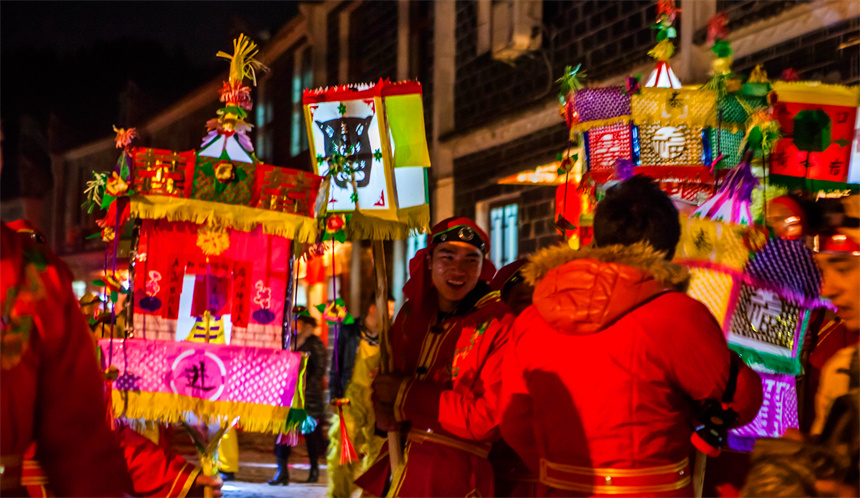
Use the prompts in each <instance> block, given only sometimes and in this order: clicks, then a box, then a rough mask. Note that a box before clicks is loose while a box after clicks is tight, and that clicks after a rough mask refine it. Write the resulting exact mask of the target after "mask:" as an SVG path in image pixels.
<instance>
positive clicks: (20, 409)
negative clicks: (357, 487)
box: [0, 220, 222, 498]
mask: <svg viewBox="0 0 860 498" xmlns="http://www.w3.org/2000/svg"><path fill="white" fill-rule="evenodd" d="M44 242H45V238H44V236H43V235H42V234H41V233H40V232H39V231H38V230H37V229H36V228H35V227H34V226H33V225H32V224H31V223H29V222H28V221H26V220H18V221H16V222H13V223H10V224H8V225H7V224H3V225H2V253H0V254H2V278H0V284H2V298H3V301H2V310H3V328H2V338H3V341H2V347H0V351H2V358H3V372H2V401H3V405H2V408H3V411H2V419H0V420H3V426H2V435H3V448H2V449H3V453H2V455H3V456H2V458H3V463H2V465H3V466H4V469H3V470H4V472H0V478H2V494H4V495H9V496H19V495H20V496H26V495H27V494H29V495H30V496H52V495H54V494H56V495H59V496H120V495H122V494H128V495H131V496H165V497H177V498H181V497H184V496H186V495H190V496H203V488H204V486H207V485H208V486H212V487H213V488H214V489H213V496H214V497H219V496H222V492H221V482H220V480H218V479H216V478H212V477H209V476H204V475H202V474H200V469H199V467H196V466H194V465H192V464H191V463H189V462H187V461H186V460H185V459H184V458H182V457H181V456H180V455H178V454H177V453H175V452H172V451H168V450H165V449H163V448H161V447H159V446H158V445H156V444H154V443H152V442H151V441H149V440H148V439H146V438H145V437H143V436H141V435H140V434H138V433H136V432H134V431H133V430H131V429H130V428H128V427H127V426H125V425H123V424H119V426H118V427H116V428H115V429H113V430H112V431H111V432H108V433H107V434H108V436H109V437H108V439H107V440H105V439H102V434H103V432H102V429H103V428H104V427H108V428H109V427H110V424H112V423H113V422H112V419H113V415H112V410H111V409H110V406H109V405H108V400H107V399H106V397H105V395H104V393H105V390H104V383H103V382H102V380H103V377H102V376H101V374H100V373H99V372H98V369H97V362H96V358H95V354H94V350H95V344H94V338H93V337H92V336H91V335H90V333H89V332H90V331H89V327H87V324H86V321H85V320H84V318H83V317H82V316H81V313H80V309H79V308H78V306H77V303H75V302H74V296H73V295H72V292H71V272H70V271H69V269H68V267H67V266H66V265H65V264H64V263H63V262H62V261H60V260H59V259H58V258H57V257H56V256H54V254H53V253H51V251H50V250H49V249H48V248H47V246H45V245H44ZM69 302H72V304H69ZM67 308H70V310H71V311H72V312H73V313H71V314H68V315H66V314H64V312H66V311H68V310H67ZM82 331H84V332H85V333H83V334H82V333H81V332H82ZM26 336H29V340H30V341H31V342H29V343H27V342H25V340H26V339H27V337H26ZM58 347H60V351H61V359H52V356H51V355H52V351H54V350H55V349H56V348H58ZM81 348H82V349H81ZM57 368H59V370H57ZM33 376H37V377H38V378H39V379H40V380H42V382H43V383H44V385H43V386H42V387H39V388H38V389H37V390H35V391H34V392H28V393H27V396H25V397H20V396H19V394H20V393H19V392H18V390H19V388H21V389H29V388H30V387H32V386H31V383H32V380H33V379H32V378H31V377H33ZM93 378H95V379H97V380H99V382H98V384H97V386H98V389H96V390H95V392H96V393H97V394H98V396H97V397H96V396H94V393H93V391H92V390H91V389H92V386H91V384H92V379H93ZM40 393H41V397H39V398H37V399H38V402H37V403H36V408H37V409H36V411H35V412H33V413H32V414H31V415H30V417H29V418H30V419H34V420H29V421H28V417H27V416H26V415H25V413H26V412H27V411H28V410H30V409H31V408H32V407H30V406H29V405H28V403H27V402H26V400H27V399H29V396H30V395H40ZM8 398H11V400H12V402H9V403H7V401H9V399H8ZM22 400H23V401H22ZM41 407H46V408H48V409H50V410H51V413H50V414H49V415H45V414H42V413H41V412H40V411H39V408H41ZM57 416H59V417H60V419H56V418H54V417H57ZM64 417H66V418H64ZM84 417H91V420H84ZM39 420H50V421H52V422H53V423H54V424H55V425H56V427H52V428H51V429H50V430H49V431H44V432H36V433H35V434H34V437H33V441H32V443H31V444H29V446H28V447H27V449H26V450H25V451H24V452H23V455H16V454H14V453H11V454H10V453H9V452H8V450H7V448H6V443H7V442H13V441H14V442H15V443H16V445H21V444H24V443H26V441H27V440H26V438H25V437H24V435H25V433H26V429H27V423H31V424H32V423H34V422H35V423H36V426H35V427H34V428H36V429H40V427H41V426H40V425H39ZM57 422H59V423H57ZM54 429H59V430H61V433H62V438H60V437H58V436H59V434H58V433H55V432H54ZM12 434H14V436H13V435H12ZM80 437H83V438H84V439H79V438H80ZM117 444H118V446H119V448H118V450H119V451H115V447H116V445H117ZM15 447H16V448H18V447H20V446H15ZM109 452H110V453H109ZM57 458H62V461H61V462H60V463H61V468H63V469H72V470H75V469H77V471H78V472H77V473H75V474H71V475H68V474H64V473H57V471H56V470H55V468H54V467H56V465H57ZM118 469H121V471H120V470H118ZM7 470H8V472H6V471H7ZM19 486H20V487H19ZM25 489H26V492H25V491H24V490H25Z"/></svg>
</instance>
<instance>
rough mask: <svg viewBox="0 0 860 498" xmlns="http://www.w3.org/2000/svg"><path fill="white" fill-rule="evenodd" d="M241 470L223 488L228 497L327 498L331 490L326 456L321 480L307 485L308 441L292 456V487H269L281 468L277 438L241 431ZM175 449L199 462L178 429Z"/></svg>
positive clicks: (174, 432) (173, 444)
mask: <svg viewBox="0 0 860 498" xmlns="http://www.w3.org/2000/svg"><path fill="white" fill-rule="evenodd" d="M238 435H239V438H238V439H239V471H238V472H237V473H236V480H234V481H227V482H225V483H224V486H223V488H222V490H223V492H224V496H225V497H226V498H251V497H254V498H270V497H301V498H324V497H325V496H326V491H327V483H328V472H327V469H326V465H325V459H324V457H321V458H320V465H319V468H320V477H319V482H317V483H307V482H305V480H307V478H308V470H309V469H310V465H309V464H308V453H307V449H306V447H305V443H304V441H303V440H302V441H300V442H299V445H298V446H296V447H295V448H293V451H292V453H291V454H290V460H289V467H290V484H289V485H287V486H269V484H268V483H267V481H268V480H269V479H271V478H272V477H273V476H274V475H275V472H276V471H277V469H278V465H277V464H276V463H275V455H274V454H273V450H274V439H275V438H274V436H272V435H270V434H256V433H247V432H239V433H238ZM171 447H172V448H173V449H174V450H176V451H178V452H179V453H180V454H181V455H182V456H183V457H185V458H186V459H187V460H188V461H191V462H195V463H197V462H198V461H199V459H198V457H197V453H196V451H195V450H194V447H193V446H192V445H191V442H190V439H189V438H188V436H187V434H185V433H184V432H183V431H182V430H174V431H173V435H172V437H171Z"/></svg>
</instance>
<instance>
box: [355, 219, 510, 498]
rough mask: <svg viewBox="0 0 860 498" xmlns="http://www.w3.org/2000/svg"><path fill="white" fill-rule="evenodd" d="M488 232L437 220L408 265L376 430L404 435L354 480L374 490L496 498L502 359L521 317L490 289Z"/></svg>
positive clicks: (376, 389) (377, 384)
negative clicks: (393, 457)
mask: <svg viewBox="0 0 860 498" xmlns="http://www.w3.org/2000/svg"><path fill="white" fill-rule="evenodd" d="M489 251H490V242H489V238H488V237H487V234H486V233H484V231H483V230H481V229H480V228H479V227H478V226H477V224H476V223H475V222H474V221H472V220H470V219H467V218H448V219H446V220H444V221H442V222H440V223H438V224H437V225H435V226H434V227H433V228H432V230H431V233H430V237H429V243H428V246H427V248H425V249H422V250H420V251H418V253H417V254H416V255H415V257H414V258H413V259H412V261H410V265H409V266H410V272H409V273H410V277H409V281H408V282H407V283H406V285H405V286H404V288H403V292H404V294H405V295H406V298H407V301H406V302H405V303H404V304H403V307H402V309H401V311H400V312H399V313H398V315H397V318H396V319H395V321H394V324H393V326H392V330H391V334H390V342H389V344H387V345H382V347H386V346H387V347H390V350H391V351H392V355H391V367H392V368H391V373H388V374H382V375H378V376H377V377H376V379H374V381H373V384H372V389H373V393H372V396H371V398H372V400H373V405H374V413H375V416H376V426H377V427H378V428H379V429H381V430H383V431H399V432H400V434H401V436H402V441H403V442H404V444H405V445H404V447H403V461H402V462H401V463H400V464H399V466H398V467H397V468H391V463H390V458H389V451H388V444H389V443H390V441H391V439H389V441H388V442H386V443H385V445H384V446H383V448H382V450H381V451H380V454H379V457H377V459H376V461H375V462H374V463H373V465H371V467H370V468H369V469H368V470H367V472H365V473H364V474H362V475H361V476H360V477H359V478H358V479H357V480H356V484H357V485H358V486H359V487H361V488H362V489H364V490H365V491H366V492H367V493H370V494H372V495H375V496H386V493H387V494H388V496H493V495H494V489H493V487H494V485H493V469H492V466H491V464H490V462H489V461H488V458H487V457H488V455H489V452H490V447H491V444H492V442H493V441H495V440H497V439H498V438H499V429H498V422H497V421H498V417H497V413H498V400H499V390H500V387H501V384H500V383H501V375H502V372H501V360H502V356H503V355H504V350H505V347H506V344H507V338H508V330H509V327H510V324H511V323H512V322H513V315H512V314H511V313H510V311H509V310H508V308H507V306H506V305H505V304H504V303H503V302H502V301H501V300H500V299H499V297H498V294H497V293H494V292H492V290H491V289H490V287H489V285H488V283H487V282H488V281H489V280H490V279H491V278H492V276H493V274H494V273H495V268H494V267H493V264H492V263H491V262H490V260H489V259H488V257H487V256H488V254H489Z"/></svg>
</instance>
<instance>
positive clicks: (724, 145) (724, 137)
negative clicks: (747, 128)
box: [708, 128, 744, 169]
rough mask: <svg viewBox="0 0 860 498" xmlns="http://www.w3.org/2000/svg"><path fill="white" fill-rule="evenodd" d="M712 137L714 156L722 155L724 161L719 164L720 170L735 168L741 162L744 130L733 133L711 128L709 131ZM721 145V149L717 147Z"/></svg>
mask: <svg viewBox="0 0 860 498" xmlns="http://www.w3.org/2000/svg"><path fill="white" fill-rule="evenodd" d="M708 132H709V133H710V136H711V147H712V148H713V151H714V152H713V156H714V158H716V157H717V156H719V155H720V154H722V155H723V160H722V161H720V163H719V164H718V168H719V169H730V168H734V167H735V166H737V165H738V163H740V162H741V142H742V141H743V139H744V132H743V130H741V131H738V132H735V133H732V132H731V130H727V129H725V128H723V129H719V130H718V129H716V128H711V129H710V130H708ZM718 145H719V148H717V146H718Z"/></svg>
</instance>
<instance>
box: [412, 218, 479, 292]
mask: <svg viewBox="0 0 860 498" xmlns="http://www.w3.org/2000/svg"><path fill="white" fill-rule="evenodd" d="M458 227H459V228H461V229H462V228H468V229H470V230H471V232H472V234H473V235H472V237H471V238H469V240H466V238H468V233H467V231H466V230H454V229H455V228H458ZM461 232H462V233H461ZM442 234H450V235H451V237H450V238H449V239H448V240H444V241H443V240H439V238H437V235H442ZM475 235H477V237H475ZM428 239H429V240H428V244H427V247H426V248H425V249H421V250H420V251H418V252H417V253H415V256H414V257H413V258H412V260H410V261H409V280H407V281H406V285H404V286H403V294H404V295H405V296H406V298H407V299H410V300H414V301H421V298H422V295H423V293H424V292H425V291H426V290H427V289H429V288H430V287H432V286H433V283H432V282H431V281H430V275H429V272H430V268H429V265H428V264H427V260H428V259H429V257H430V254H431V253H432V251H433V248H434V247H436V246H437V245H439V244H440V243H442V242H458V241H461V242H466V243H469V244H472V245H474V246H475V247H478V248H479V249H481V247H480V246H479V245H478V244H475V242H477V241H478V240H480V242H481V243H482V244H480V245H482V246H483V252H482V254H483V255H484V261H483V265H482V267H481V275H480V277H479V278H480V280H483V281H485V282H489V281H490V280H491V279H492V278H493V275H495V274H496V266H495V265H494V264H493V262H492V261H491V260H490V259H489V258H487V254H488V253H489V252H490V238H489V237H488V236H487V233H486V232H484V231H483V230H481V227H479V226H478V224H477V223H475V222H474V221H473V220H470V219H469V218H462V217H461V218H448V219H445V220H442V221H440V222H439V223H437V224H435V225H433V228H432V229H431V230H430V235H429V237H428ZM434 239H435V240H434Z"/></svg>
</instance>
